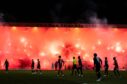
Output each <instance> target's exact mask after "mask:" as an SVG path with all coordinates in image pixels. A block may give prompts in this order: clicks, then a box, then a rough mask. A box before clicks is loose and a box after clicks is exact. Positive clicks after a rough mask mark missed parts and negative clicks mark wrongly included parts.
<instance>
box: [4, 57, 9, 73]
mask: <svg viewBox="0 0 127 84" xmlns="http://www.w3.org/2000/svg"><path fill="white" fill-rule="evenodd" d="M4 66H5V71H6V72H8V67H9V62H8V60H7V59H6V60H5V62H4Z"/></svg>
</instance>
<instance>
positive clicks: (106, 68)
mask: <svg viewBox="0 0 127 84" xmlns="http://www.w3.org/2000/svg"><path fill="white" fill-rule="evenodd" d="M104 68H105V75H104V76H108V68H109V65H108V59H107V57H105V65H104Z"/></svg>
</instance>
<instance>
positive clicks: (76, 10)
mask: <svg viewBox="0 0 127 84" xmlns="http://www.w3.org/2000/svg"><path fill="white" fill-rule="evenodd" d="M3 4H6V2H5V3H3ZM0 12H3V13H4V19H5V21H7V22H45V23H50V22H51V23H52V22H61V23H63V22H64V23H90V21H89V18H90V17H92V16H94V15H97V17H98V19H103V18H106V19H107V20H108V23H109V24H127V13H126V12H127V1H126V0H41V1H39V2H37V1H35V0H34V1H30V2H24V1H19V0H17V1H15V2H14V3H12V2H11V1H10V2H8V4H6V5H3V6H2V7H1V11H0Z"/></svg>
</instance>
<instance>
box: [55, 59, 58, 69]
mask: <svg viewBox="0 0 127 84" xmlns="http://www.w3.org/2000/svg"><path fill="white" fill-rule="evenodd" d="M57 65H58V62H57V61H56V62H55V70H57Z"/></svg>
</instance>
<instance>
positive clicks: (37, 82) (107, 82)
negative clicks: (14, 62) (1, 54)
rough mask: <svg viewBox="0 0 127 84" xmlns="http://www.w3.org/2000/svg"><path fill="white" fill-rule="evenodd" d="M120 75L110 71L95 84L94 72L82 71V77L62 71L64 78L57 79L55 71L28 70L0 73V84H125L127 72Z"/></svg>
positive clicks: (126, 83) (126, 82)
mask: <svg viewBox="0 0 127 84" xmlns="http://www.w3.org/2000/svg"><path fill="white" fill-rule="evenodd" d="M120 73H121V77H120V78H116V77H115V76H114V74H113V72H112V71H110V72H109V77H103V78H102V81H100V82H96V75H95V72H94V71H84V77H78V76H72V75H71V71H64V74H65V76H64V77H57V71H42V74H39V73H36V74H32V73H31V71H28V70H12V71H9V72H8V73H5V72H4V71H0V84H127V72H126V71H121V72H120ZM102 74H103V72H102Z"/></svg>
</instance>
